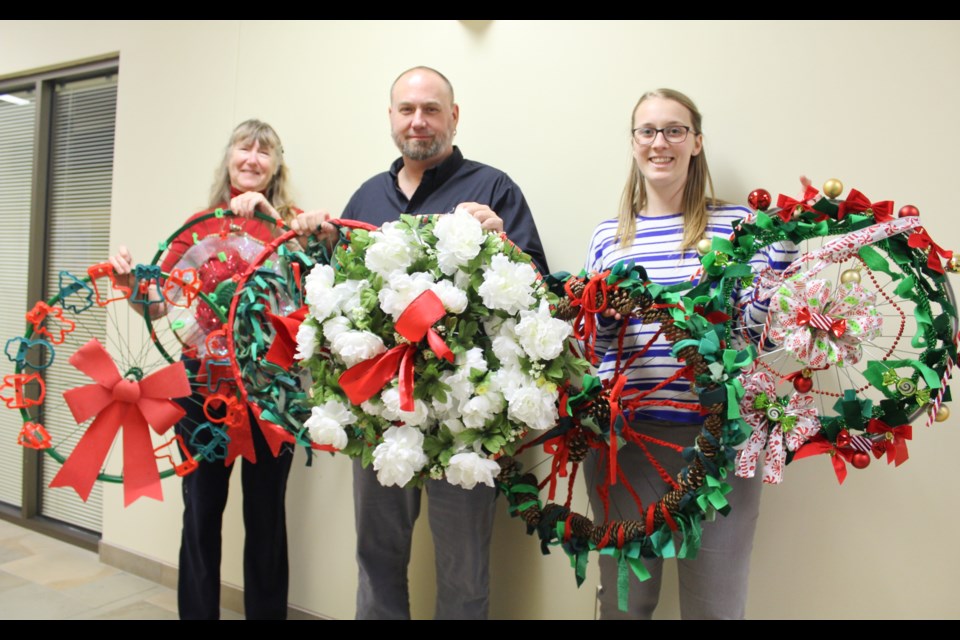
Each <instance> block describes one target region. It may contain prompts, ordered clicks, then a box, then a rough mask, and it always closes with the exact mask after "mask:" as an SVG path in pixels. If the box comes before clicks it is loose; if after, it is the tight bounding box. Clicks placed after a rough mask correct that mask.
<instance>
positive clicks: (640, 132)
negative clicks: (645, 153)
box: [633, 124, 696, 146]
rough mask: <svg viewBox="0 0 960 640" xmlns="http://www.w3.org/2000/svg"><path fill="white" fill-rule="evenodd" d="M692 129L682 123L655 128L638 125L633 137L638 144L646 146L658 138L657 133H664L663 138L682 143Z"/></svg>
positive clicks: (673, 142)
mask: <svg viewBox="0 0 960 640" xmlns="http://www.w3.org/2000/svg"><path fill="white" fill-rule="evenodd" d="M691 130H692V129H691V128H690V127H688V126H685V125H682V124H674V125H670V126H669V127H664V128H662V129H654V128H653V127H637V128H636V129H634V130H633V139H634V140H636V141H637V144H641V145H644V146H646V145H648V144H653V141H654V140H656V139H657V134H658V133H662V134H663V139H664V140H666V141H667V142H669V143H670V144H680V143H681V142H683V141H684V140H686V139H687V134H688V133H689V132H690V131H691ZM694 133H696V132H694Z"/></svg>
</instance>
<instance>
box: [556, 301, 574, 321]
mask: <svg viewBox="0 0 960 640" xmlns="http://www.w3.org/2000/svg"><path fill="white" fill-rule="evenodd" d="M578 310H579V308H578V307H574V306H573V303H572V302H570V298H560V301H559V302H558V303H557V310H556V312H555V313H554V316H555V317H556V318H559V319H560V320H573V319H574V318H576V317H577V312H578Z"/></svg>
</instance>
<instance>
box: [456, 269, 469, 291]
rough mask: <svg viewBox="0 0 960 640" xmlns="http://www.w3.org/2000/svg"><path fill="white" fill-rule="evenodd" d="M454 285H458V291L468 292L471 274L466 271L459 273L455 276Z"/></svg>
mask: <svg viewBox="0 0 960 640" xmlns="http://www.w3.org/2000/svg"><path fill="white" fill-rule="evenodd" d="M453 284H455V285H457V288H458V289H462V290H463V291H466V290H467V289H469V288H470V274H469V273H467V272H466V271H457V272H456V273H455V274H453Z"/></svg>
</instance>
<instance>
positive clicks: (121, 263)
mask: <svg viewBox="0 0 960 640" xmlns="http://www.w3.org/2000/svg"><path fill="white" fill-rule="evenodd" d="M107 260H108V262H110V265H111V266H112V267H113V272H114V273H115V274H116V276H117V277H116V280H117V284H119V285H122V286H124V287H129V288H130V290H131V292H132V294H131V295H130V297H129V298H127V302H128V303H129V304H130V307H131V308H132V309H133V310H134V311H136V312H137V313H138V314H140V315H143V312H144V307H149V310H150V318H151V319H154V320H155V319H157V318H161V317H163V316H164V315H165V314H166V313H167V303H166V301H165V300H163V296H161V295H160V290H159V289H158V288H157V285H156V284H151V285H150V289H149V290H148V291H147V295H146V296H145V297H146V299H147V300H149V301H151V304H147V305H144V304H140V303H139V302H133V294H136V291H134V290H133V288H134V287H135V286H136V284H137V280H136V278H135V277H134V274H133V271H134V269H135V268H136V265H135V264H134V262H133V256H132V255H130V250H129V249H127V247H126V245H120V248H119V249H118V250H117V252H116V253H115V254H113V255H112V256H110V257H109V258H107Z"/></svg>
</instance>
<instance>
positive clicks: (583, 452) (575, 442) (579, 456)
mask: <svg viewBox="0 0 960 640" xmlns="http://www.w3.org/2000/svg"><path fill="white" fill-rule="evenodd" d="M567 447H568V448H569V450H570V461H571V462H583V460H584V458H586V457H587V452H588V451H590V445H588V444H587V435H586V434H585V433H584V432H583V430H582V429H576V430H575V431H572V432H571V433H570V435H569V436H568V437H567Z"/></svg>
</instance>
